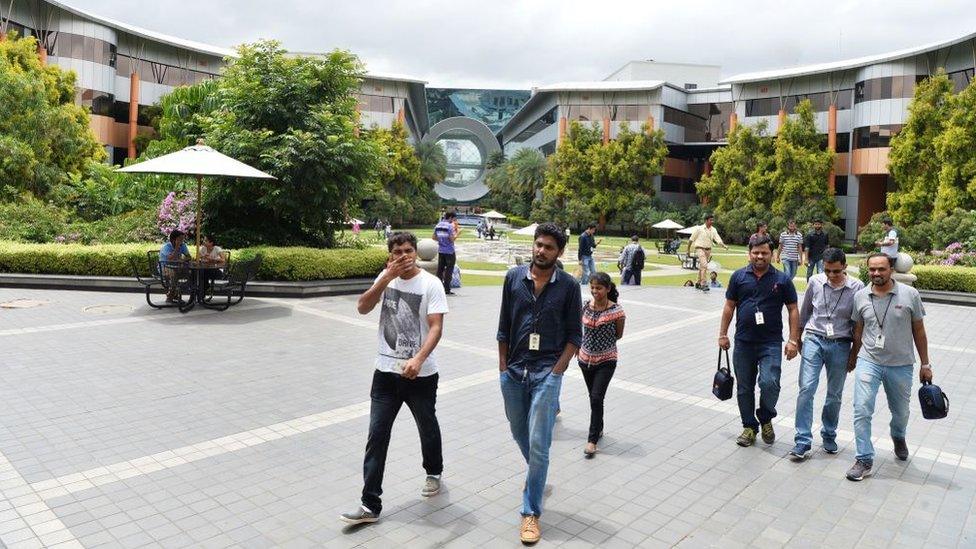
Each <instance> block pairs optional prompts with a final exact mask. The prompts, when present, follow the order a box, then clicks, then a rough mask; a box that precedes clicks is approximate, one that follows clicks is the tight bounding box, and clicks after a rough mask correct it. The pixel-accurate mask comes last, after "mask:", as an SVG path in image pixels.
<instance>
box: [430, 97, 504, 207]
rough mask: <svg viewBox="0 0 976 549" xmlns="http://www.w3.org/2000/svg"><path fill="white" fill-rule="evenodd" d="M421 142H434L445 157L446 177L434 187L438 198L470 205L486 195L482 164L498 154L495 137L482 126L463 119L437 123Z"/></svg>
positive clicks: (466, 118)
mask: <svg viewBox="0 0 976 549" xmlns="http://www.w3.org/2000/svg"><path fill="white" fill-rule="evenodd" d="M424 141H426V142H434V143H437V144H438V145H440V146H441V148H442V149H444V156H446V157H447V177H446V178H444V181H443V182H441V183H439V184H437V185H435V187H434V190H435V191H436V192H437V194H438V196H440V197H441V198H443V199H447V200H457V201H459V202H470V201H472V200H477V199H479V198H481V197H483V196H484V195H486V194H488V187H487V186H486V185H485V164H486V162H487V161H488V157H489V156H490V155H491V154H492V153H493V152H501V147H500V146H499V145H498V140H497V139H496V138H495V134H494V133H492V131H491V129H490V128H488V126H487V125H485V124H484V122H481V121H479V120H474V119H472V118H468V117H464V116H456V117H454V118H448V119H446V120H441V121H440V122H438V123H437V124H434V126H433V127H431V129H430V131H429V132H428V133H427V135H426V136H424Z"/></svg>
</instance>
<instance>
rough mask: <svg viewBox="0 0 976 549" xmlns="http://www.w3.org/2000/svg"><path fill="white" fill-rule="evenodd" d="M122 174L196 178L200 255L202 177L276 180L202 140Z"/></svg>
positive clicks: (120, 170)
mask: <svg viewBox="0 0 976 549" xmlns="http://www.w3.org/2000/svg"><path fill="white" fill-rule="evenodd" d="M115 171H117V172H122V173H152V174H160V175H192V176H195V177H196V178H197V222H196V239H197V248H196V252H197V256H199V255H200V225H201V218H200V203H201V202H202V201H203V200H202V198H203V197H202V195H203V177H204V176H214V177H241V178H249V179H276V178H275V177H274V176H273V175H268V174H266V173H264V172H262V171H261V170H258V169H256V168H252V167H251V166H248V165H247V164H245V163H243V162H241V161H239V160H234V159H233V158H231V157H229V156H227V155H224V154H221V153H219V152H217V151H215V150H213V149H212V148H210V147H208V146H206V145H204V144H203V140H202V139H198V140H197V144H196V145H193V146H190V147H187V148H185V149H183V150H181V151H177V152H174V153H170V154H166V155H163V156H160V157H158V158H153V159H151V160H146V161H145V162H140V163H138V164H133V165H131V166H127V167H125V168H120V169H118V170H115Z"/></svg>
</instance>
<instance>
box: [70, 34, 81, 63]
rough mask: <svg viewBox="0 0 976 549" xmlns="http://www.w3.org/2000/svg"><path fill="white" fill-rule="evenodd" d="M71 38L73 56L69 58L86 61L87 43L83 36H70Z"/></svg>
mask: <svg viewBox="0 0 976 549" xmlns="http://www.w3.org/2000/svg"><path fill="white" fill-rule="evenodd" d="M70 37H71V54H70V55H69V57H71V58H72V59H84V58H85V41H84V39H83V38H82V37H81V36H77V35H74V34H72V35H70Z"/></svg>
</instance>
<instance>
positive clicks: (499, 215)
mask: <svg viewBox="0 0 976 549" xmlns="http://www.w3.org/2000/svg"><path fill="white" fill-rule="evenodd" d="M481 217H487V218H488V219H505V218H506V217H508V216H507V215H505V214H503V213H499V212H496V211H495V210H492V211H490V212H488V213H483V214H481Z"/></svg>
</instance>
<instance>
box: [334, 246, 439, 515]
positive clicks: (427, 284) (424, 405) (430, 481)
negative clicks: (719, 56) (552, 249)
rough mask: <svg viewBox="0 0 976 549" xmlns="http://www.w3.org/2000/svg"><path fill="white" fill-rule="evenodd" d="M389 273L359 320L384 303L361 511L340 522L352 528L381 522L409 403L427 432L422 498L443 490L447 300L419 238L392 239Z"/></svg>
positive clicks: (367, 298)
mask: <svg viewBox="0 0 976 549" xmlns="http://www.w3.org/2000/svg"><path fill="white" fill-rule="evenodd" d="M387 249H388V250H389V252H390V257H389V259H388V260H387V264H386V269H385V270H384V271H383V272H382V273H380V275H379V276H378V277H377V278H376V282H374V283H373V286H372V287H370V289H368V290H366V293H364V294H363V295H362V296H360V297H359V303H358V306H357V308H358V310H359V314H363V315H364V314H368V313H369V312H371V311H372V310H373V309H374V308H375V307H376V305H377V304H380V305H381V309H380V325H379V353H378V354H377V356H376V371H375V372H373V385H372V388H371V389H370V399H371V404H370V409H369V438H368V440H367V442H366V457H365V459H364V460H363V480H364V487H363V496H362V505H360V507H359V508H358V509H356V510H355V511H353V512H351V513H343V514H342V515H341V516H340V517H339V518H340V519H341V520H343V521H345V522H347V523H350V524H362V523H368V522H376V521H377V520H378V519H379V515H380V511H381V510H382V503H381V501H380V495H381V494H382V493H383V487H382V485H383V470H384V468H385V467H386V451H387V449H388V448H389V446H390V432H391V431H392V429H393V421H394V420H395V419H396V416H397V412H399V411H400V407H401V406H402V405H403V404H404V403H406V405H407V407H409V408H410V412H411V413H412V414H413V417H414V420H415V421H416V422H417V428H418V430H419V431H420V449H421V453H422V454H423V460H424V461H423V467H424V470H425V471H426V472H427V479H426V480H425V482H424V487H423V489H422V490H421V492H420V494H421V495H422V496H425V497H430V496H433V495H435V494H437V493H438V492H439V491H440V477H441V471H442V469H443V459H442V456H441V430H440V426H439V425H438V423H437V415H436V414H435V411H434V409H435V404H436V401H437V380H438V374H437V363H436V362H435V360H434V355H433V352H434V348H435V347H436V346H437V342H438V341H440V339H441V331H442V329H443V326H444V313H446V312H447V296H446V295H445V294H444V285H443V284H442V283H441V281H440V280H438V279H437V277H435V276H434V275H432V274H430V273H428V272H427V271H424V270H423V269H421V268H420V267H418V266H417V237H415V236H414V235H413V234H412V233H408V232H396V233H393V234H392V235H391V236H390V238H389V240H388V241H387Z"/></svg>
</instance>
